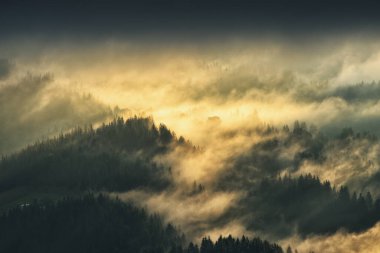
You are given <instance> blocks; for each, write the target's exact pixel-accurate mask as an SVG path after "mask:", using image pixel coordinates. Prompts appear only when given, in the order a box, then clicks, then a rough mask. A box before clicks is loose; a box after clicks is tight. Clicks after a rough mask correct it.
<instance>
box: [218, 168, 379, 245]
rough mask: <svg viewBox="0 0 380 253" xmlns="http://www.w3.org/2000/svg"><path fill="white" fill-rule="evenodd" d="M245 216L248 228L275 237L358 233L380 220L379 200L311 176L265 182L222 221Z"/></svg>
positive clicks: (252, 187) (249, 189)
mask: <svg viewBox="0 0 380 253" xmlns="http://www.w3.org/2000/svg"><path fill="white" fill-rule="evenodd" d="M236 217H240V218H241V217H245V218H244V221H245V224H247V228H248V229H250V230H252V231H261V232H262V233H263V234H268V235H271V236H272V237H273V238H278V239H280V238H285V237H287V236H289V235H291V234H293V233H297V234H299V235H301V236H308V235H313V234H314V235H315V234H325V235H326V234H333V233H335V232H336V231H338V230H339V229H345V230H346V231H349V232H359V231H363V230H365V229H368V228H370V227H372V226H373V225H374V224H375V223H376V222H378V221H379V220H380V199H376V200H374V199H373V198H372V195H371V194H370V193H369V192H367V193H365V194H362V193H356V192H354V193H351V194H350V192H349V189H348V188H347V187H340V188H339V189H336V188H335V187H332V186H331V184H330V182H328V181H325V182H321V181H320V180H319V179H318V178H317V177H314V176H312V175H305V176H300V177H297V178H291V177H289V176H286V177H283V178H277V179H263V180H262V181H261V182H260V183H258V184H256V185H252V186H251V187H250V188H248V192H247V194H246V195H245V197H243V198H242V199H241V200H240V201H239V204H238V205H237V206H236V207H235V208H232V209H231V210H229V212H227V213H226V215H224V216H223V217H221V218H220V219H221V220H225V221H227V220H230V219H234V218H236Z"/></svg>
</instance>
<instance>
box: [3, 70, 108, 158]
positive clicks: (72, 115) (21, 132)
mask: <svg viewBox="0 0 380 253" xmlns="http://www.w3.org/2000/svg"><path fill="white" fill-rule="evenodd" d="M111 115H112V110H111V109H110V108H109V107H108V106H106V105H104V104H102V103H101V102H99V101H97V100H96V99H94V98H93V97H92V96H91V95H80V94H78V93H76V92H73V91H67V90H65V89H62V88H58V87H56V86H54V78H53V76H52V75H51V74H45V75H33V74H27V75H26V76H25V77H24V78H22V79H21V80H19V81H16V82H14V83H7V84H5V85H4V86H2V88H0V121H1V122H2V125H1V128H0V139H1V142H0V153H1V154H7V153H9V152H12V151H15V150H17V149H19V148H21V147H23V146H25V145H26V144H30V143H32V142H34V141H36V140H38V139H43V138H47V137H49V136H51V135H54V134H57V133H59V132H60V131H65V130H68V129H70V128H72V127H74V126H78V125H84V124H91V123H96V122H99V121H102V120H104V119H106V118H107V117H109V116H111Z"/></svg>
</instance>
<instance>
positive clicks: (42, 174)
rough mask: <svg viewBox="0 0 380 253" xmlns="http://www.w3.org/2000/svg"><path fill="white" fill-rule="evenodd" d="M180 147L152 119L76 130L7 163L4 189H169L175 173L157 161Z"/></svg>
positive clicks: (1, 170)
mask: <svg viewBox="0 0 380 253" xmlns="http://www.w3.org/2000/svg"><path fill="white" fill-rule="evenodd" d="M178 145H181V146H183V147H186V148H189V150H192V149H193V147H192V146H191V144H190V143H189V142H186V141H185V139H184V138H183V137H179V138H177V137H176V135H175V134H174V133H173V132H172V131H170V130H169V129H168V128H167V127H166V126H165V125H163V124H161V125H160V126H159V127H157V126H156V125H155V124H154V122H153V121H152V119H151V118H139V117H133V118H129V119H127V120H126V121H125V120H124V119H123V118H117V119H115V120H113V121H112V122H111V123H109V124H107V125H106V124H103V125H102V126H101V127H99V128H97V129H93V128H92V127H91V126H90V127H86V128H77V129H75V130H73V131H72V132H70V133H68V134H61V135H60V136H58V137H56V138H53V139H49V140H46V141H42V142H40V143H36V144H34V145H32V146H29V147H27V148H25V149H24V150H23V151H21V152H19V153H17V154H14V155H11V156H9V157H5V158H3V159H2V161H1V163H0V189H1V190H2V191H5V190H8V189H11V188H15V187H20V186H22V187H32V188H41V187H42V188H43V187H60V188H68V189H78V190H86V189H90V190H108V191H125V190H129V189H132V188H136V187H151V188H155V189H160V188H164V187H167V186H169V185H170V183H171V181H170V177H171V175H170V168H167V167H163V166H161V165H158V164H157V163H155V162H154V161H153V157H154V156H156V155H159V154H165V153H167V152H169V151H170V150H171V149H172V148H174V147H175V146H178Z"/></svg>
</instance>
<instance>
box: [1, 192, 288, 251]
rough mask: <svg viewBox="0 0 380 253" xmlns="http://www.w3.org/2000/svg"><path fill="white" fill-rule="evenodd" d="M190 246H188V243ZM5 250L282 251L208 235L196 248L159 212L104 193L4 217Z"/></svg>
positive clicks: (23, 209) (36, 203)
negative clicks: (156, 212) (148, 210)
mask: <svg viewBox="0 0 380 253" xmlns="http://www.w3.org/2000/svg"><path fill="white" fill-rule="evenodd" d="M185 245H188V246H185ZM0 251H1V252H15V253H17V252H19V253H21V252H29V253H32V252H36V253H37V252H38V253H44V252H55V253H59V252H72V253H75V252H78V253H79V252H80V253H86V252H91V253H96V252H102V253H103V252H109V253H113V252H136V253H139V252H140V253H165V252H167V253H184V252H187V253H219V252H226V253H227V252H230V253H235V252H236V253H243V252H245V253H282V252H283V251H282V249H281V247H280V246H278V245H277V244H272V243H269V242H267V241H262V240H261V239H259V238H254V239H252V240H249V239H248V238H246V237H243V238H241V239H234V238H232V237H231V236H230V237H227V238H222V237H221V238H219V239H218V240H217V241H216V242H215V243H214V242H212V241H211V240H210V239H209V238H204V239H203V240H202V242H201V244H200V246H198V245H197V244H194V243H189V244H187V243H186V241H185V238H184V235H183V234H181V233H180V232H179V231H178V230H177V229H176V228H175V227H174V226H172V225H171V224H167V225H164V223H163V221H162V220H161V218H160V217H159V216H157V215H148V214H147V213H146V211H144V210H142V209H138V208H135V207H133V206H131V205H129V204H126V203H124V202H121V201H120V200H118V199H111V198H109V197H107V196H105V195H102V194H99V195H97V196H95V195H92V194H87V195H85V196H83V197H81V198H64V199H62V200H59V201H54V202H46V201H34V202H32V203H29V204H25V205H21V206H18V207H15V208H12V209H10V210H8V212H6V213H4V214H3V215H2V216H1V217H0Z"/></svg>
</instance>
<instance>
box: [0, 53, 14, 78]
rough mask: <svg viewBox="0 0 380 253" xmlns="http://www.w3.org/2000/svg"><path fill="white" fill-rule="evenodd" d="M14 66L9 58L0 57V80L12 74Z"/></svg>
mask: <svg viewBox="0 0 380 253" xmlns="http://www.w3.org/2000/svg"><path fill="white" fill-rule="evenodd" d="M12 67H13V66H12V64H11V63H10V61H9V60H7V59H1V58H0V80H2V79H6V78H7V77H8V76H9V75H10V74H11V71H12Z"/></svg>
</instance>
